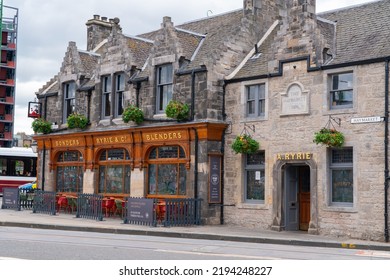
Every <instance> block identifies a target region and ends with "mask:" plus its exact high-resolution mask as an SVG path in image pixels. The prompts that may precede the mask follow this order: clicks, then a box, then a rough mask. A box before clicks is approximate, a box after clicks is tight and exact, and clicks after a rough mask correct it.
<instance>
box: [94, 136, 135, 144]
mask: <svg viewBox="0 0 390 280" xmlns="http://www.w3.org/2000/svg"><path fill="white" fill-rule="evenodd" d="M95 141H96V144H116V143H126V142H127V141H128V137H127V136H106V137H96V138H95Z"/></svg>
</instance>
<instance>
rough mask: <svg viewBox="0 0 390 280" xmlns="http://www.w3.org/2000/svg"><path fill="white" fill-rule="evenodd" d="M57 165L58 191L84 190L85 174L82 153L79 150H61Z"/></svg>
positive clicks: (74, 191)
mask: <svg viewBox="0 0 390 280" xmlns="http://www.w3.org/2000/svg"><path fill="white" fill-rule="evenodd" d="M56 165H57V168H56V188H57V189H56V191H57V192H64V193H78V192H82V189H83V175H84V171H83V156H82V154H81V153H80V152H78V151H66V152H61V153H60V154H59V155H58V157H57V163H56Z"/></svg>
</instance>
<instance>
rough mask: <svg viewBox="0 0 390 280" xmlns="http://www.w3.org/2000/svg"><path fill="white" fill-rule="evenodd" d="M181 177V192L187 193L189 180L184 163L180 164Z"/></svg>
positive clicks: (181, 193) (182, 193)
mask: <svg viewBox="0 0 390 280" xmlns="http://www.w3.org/2000/svg"><path fill="white" fill-rule="evenodd" d="M179 168H180V177H179V194H180V195H185V194H186V182H187V170H186V167H185V165H184V164H179Z"/></svg>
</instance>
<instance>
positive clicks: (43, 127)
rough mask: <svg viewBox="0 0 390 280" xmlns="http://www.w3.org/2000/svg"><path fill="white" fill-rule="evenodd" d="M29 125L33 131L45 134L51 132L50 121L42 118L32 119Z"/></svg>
mask: <svg viewBox="0 0 390 280" xmlns="http://www.w3.org/2000/svg"><path fill="white" fill-rule="evenodd" d="M31 127H32V129H33V131H34V132H35V133H43V134H47V133H50V132H51V122H49V121H46V120H44V119H42V118H37V119H34V121H33V122H32V124H31Z"/></svg>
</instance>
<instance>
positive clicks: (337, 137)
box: [313, 127, 344, 147]
mask: <svg viewBox="0 0 390 280" xmlns="http://www.w3.org/2000/svg"><path fill="white" fill-rule="evenodd" d="M313 142H314V143H316V144H317V145H318V144H322V145H325V146H328V147H341V146H343V144H344V135H343V133H341V132H339V131H337V130H336V129H333V128H326V127H324V128H322V129H321V130H320V131H317V132H315V133H314V140H313Z"/></svg>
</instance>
